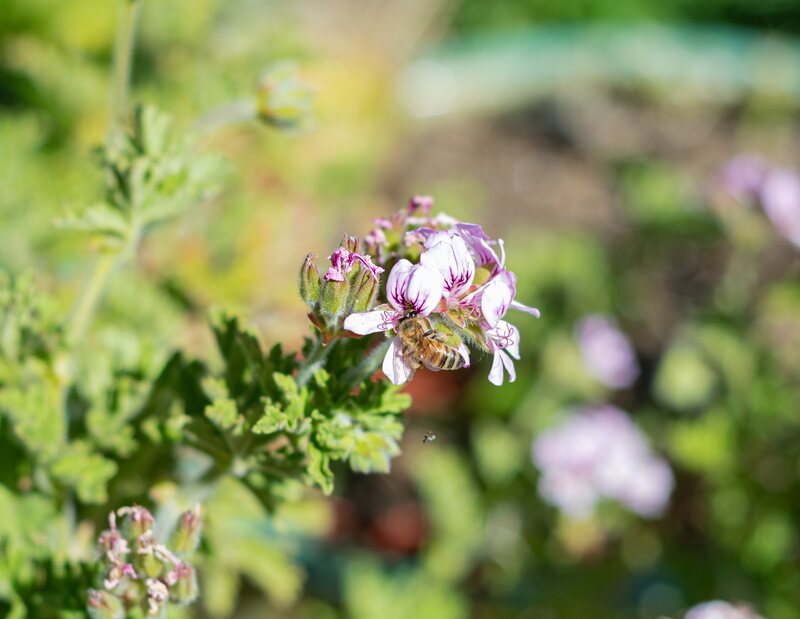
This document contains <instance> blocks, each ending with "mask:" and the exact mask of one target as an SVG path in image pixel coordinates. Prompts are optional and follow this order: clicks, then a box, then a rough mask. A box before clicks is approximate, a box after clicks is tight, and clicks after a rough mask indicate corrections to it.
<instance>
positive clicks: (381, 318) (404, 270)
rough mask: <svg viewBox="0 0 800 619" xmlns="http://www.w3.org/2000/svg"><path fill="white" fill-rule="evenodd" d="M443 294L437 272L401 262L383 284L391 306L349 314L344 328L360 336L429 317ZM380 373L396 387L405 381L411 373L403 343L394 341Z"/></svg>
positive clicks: (418, 265)
mask: <svg viewBox="0 0 800 619" xmlns="http://www.w3.org/2000/svg"><path fill="white" fill-rule="evenodd" d="M443 293H444V278H443V277H442V275H441V274H440V273H439V271H437V270H434V269H432V268H430V267H428V266H425V265H424V264H411V262H409V261H408V260H400V261H399V262H398V263H397V264H395V265H394V268H392V270H391V272H390V273H389V278H388V280H387V282H386V296H387V298H388V300H389V304H390V305H383V306H379V307H377V308H376V309H374V310H372V311H370V312H359V313H356V314H351V315H350V316H348V317H347V318H345V320H344V328H345V329H347V330H348V331H352V332H353V333H357V334H359V335H366V334H368V333H377V332H379V331H388V330H389V329H393V328H395V327H396V326H397V323H398V322H399V321H400V320H402V319H403V317H405V316H408V315H416V316H428V315H429V314H430V313H431V312H433V310H434V309H436V307H437V306H438V305H439V302H440V301H441V300H442V295H443ZM383 372H384V374H386V376H387V377H388V378H389V380H390V381H392V382H393V383H394V384H395V385H400V384H402V383H404V382H406V381H407V380H408V379H409V378H411V376H412V375H413V374H414V369H413V368H412V367H411V366H410V365H409V364H408V362H407V360H406V359H405V357H404V356H403V354H402V344H401V343H400V342H399V341H398V338H394V339H393V340H392V342H391V344H390V345H389V350H388V351H386V356H385V357H384V361H383Z"/></svg>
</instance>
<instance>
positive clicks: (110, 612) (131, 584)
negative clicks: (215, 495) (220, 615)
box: [88, 505, 201, 619]
mask: <svg viewBox="0 0 800 619" xmlns="http://www.w3.org/2000/svg"><path fill="white" fill-rule="evenodd" d="M117 518H120V519H121V522H120V523H119V526H118V524H117ZM108 524H109V528H108V529H107V530H105V531H103V532H102V533H101V534H100V537H99V538H98V551H99V554H100V557H99V560H100V564H101V566H102V568H103V579H102V588H100V587H98V588H97V589H90V590H89V593H88V611H89V615H90V616H91V617H93V618H98V619H99V618H102V619H117V618H122V617H125V616H127V613H128V611H130V610H132V609H134V608H137V609H140V610H141V611H146V612H147V614H149V615H158V614H160V613H161V612H162V610H163V609H164V608H165V607H166V605H167V603H169V602H173V603H175V604H179V605H184V604H189V603H190V602H192V601H193V600H194V599H195V597H197V579H196V576H195V571H194V568H193V567H192V566H191V565H190V564H189V563H188V562H187V561H186V558H188V557H189V556H190V555H191V554H192V553H194V551H195V550H196V548H197V544H198V541H199V539H200V525H201V520H200V506H199V505H198V506H196V507H195V508H194V509H193V510H189V511H187V512H185V513H184V514H183V515H182V516H181V518H180V520H179V522H178V526H177V527H176V528H175V531H174V532H173V535H172V540H171V543H170V548H168V547H167V546H165V545H164V544H160V543H158V542H157V541H156V538H155V534H154V533H153V526H154V525H155V519H154V518H153V516H152V514H151V513H150V512H149V511H147V510H146V509H145V508H144V507H140V506H133V507H122V508H120V509H118V510H117V511H116V512H111V513H110V514H109V516H108Z"/></svg>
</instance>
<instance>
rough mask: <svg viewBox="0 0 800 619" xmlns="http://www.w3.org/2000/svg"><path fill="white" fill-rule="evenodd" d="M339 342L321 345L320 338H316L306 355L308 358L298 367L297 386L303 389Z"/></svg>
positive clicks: (334, 341)
mask: <svg viewBox="0 0 800 619" xmlns="http://www.w3.org/2000/svg"><path fill="white" fill-rule="evenodd" d="M338 341H339V340H333V341H332V342H330V343H329V344H327V345H326V344H323V342H322V337H317V339H316V340H315V341H314V347H313V348H312V349H311V351H310V352H309V353H308V356H307V357H306V358H305V359H303V363H302V365H301V366H300V371H299V372H298V373H297V386H298V387H303V386H304V385H305V384H306V383H307V382H308V381H309V380H310V379H311V377H312V376H313V375H314V372H316V371H317V370H318V369H320V368H321V367H322V364H323V363H325V359H327V358H328V355H329V354H330V352H331V350H332V349H333V347H334V346H336V343H337V342H338Z"/></svg>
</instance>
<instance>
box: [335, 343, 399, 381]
mask: <svg viewBox="0 0 800 619" xmlns="http://www.w3.org/2000/svg"><path fill="white" fill-rule="evenodd" d="M391 343H392V342H391V340H390V339H384V340H383V341H382V342H381V343H380V344H378V345H377V346H376V347H375V348H373V349H372V350H371V351H370V353H369V354H368V355H367V356H366V357H364V359H363V361H361V363H359V364H358V365H357V366H355V367H354V368H351V369H350V371H349V372H347V374H345V375H344V383H345V384H346V385H350V386H351V387H355V386H356V385H358V384H360V383H361V382H363V381H364V380H366V379H367V378H369V377H370V376H372V375H373V374H374V373H375V372H376V371H377V370H378V368H380V367H381V363H382V362H383V358H384V357H385V356H386V351H387V350H389V345H390V344H391Z"/></svg>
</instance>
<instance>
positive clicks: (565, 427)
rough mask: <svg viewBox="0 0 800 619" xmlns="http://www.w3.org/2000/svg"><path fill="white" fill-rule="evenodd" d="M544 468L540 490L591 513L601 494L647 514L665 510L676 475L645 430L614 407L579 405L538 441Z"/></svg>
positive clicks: (537, 456) (565, 507)
mask: <svg viewBox="0 0 800 619" xmlns="http://www.w3.org/2000/svg"><path fill="white" fill-rule="evenodd" d="M532 459H533V462H534V464H535V465H536V466H537V467H539V469H540V470H541V474H542V476H541V479H540V480H539V493H540V494H541V496H542V497H543V498H544V499H545V500H546V501H548V502H549V503H552V504H553V505H555V506H556V507H558V508H560V509H561V510H562V511H564V512H565V513H566V514H568V515H570V516H586V515H589V514H590V513H591V512H592V511H593V510H594V507H595V504H596V503H597V502H598V501H600V500H601V499H606V498H607V499H614V500H616V501H619V502H620V503H622V504H624V505H625V506H627V507H628V508H629V509H630V510H631V511H633V512H635V513H637V514H639V515H640V516H643V517H648V518H652V517H656V516H658V515H660V514H661V513H662V512H663V510H664V509H665V507H666V505H667V502H668V501H669V496H670V494H671V493H672V488H673V485H674V479H673V475H672V471H671V469H670V468H669V465H668V464H667V462H666V461H665V460H664V459H663V458H660V457H658V456H656V455H654V454H653V452H652V451H651V449H650V447H649V446H648V442H647V439H646V437H645V436H644V434H642V432H641V431H640V430H639V429H638V428H637V427H636V425H635V424H634V423H633V422H632V421H631V419H630V418H629V417H628V415H627V414H626V413H624V412H623V411H621V410H620V409H618V408H615V407H613V406H608V405H606V406H597V407H589V408H585V409H581V410H578V411H577V412H575V413H574V414H572V415H571V416H570V417H569V418H567V419H566V420H565V421H563V422H562V423H561V424H559V425H558V426H556V427H554V428H551V429H549V430H546V431H545V432H543V433H541V434H540V435H539V436H538V437H536V439H535V440H534V443H533V449H532Z"/></svg>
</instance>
